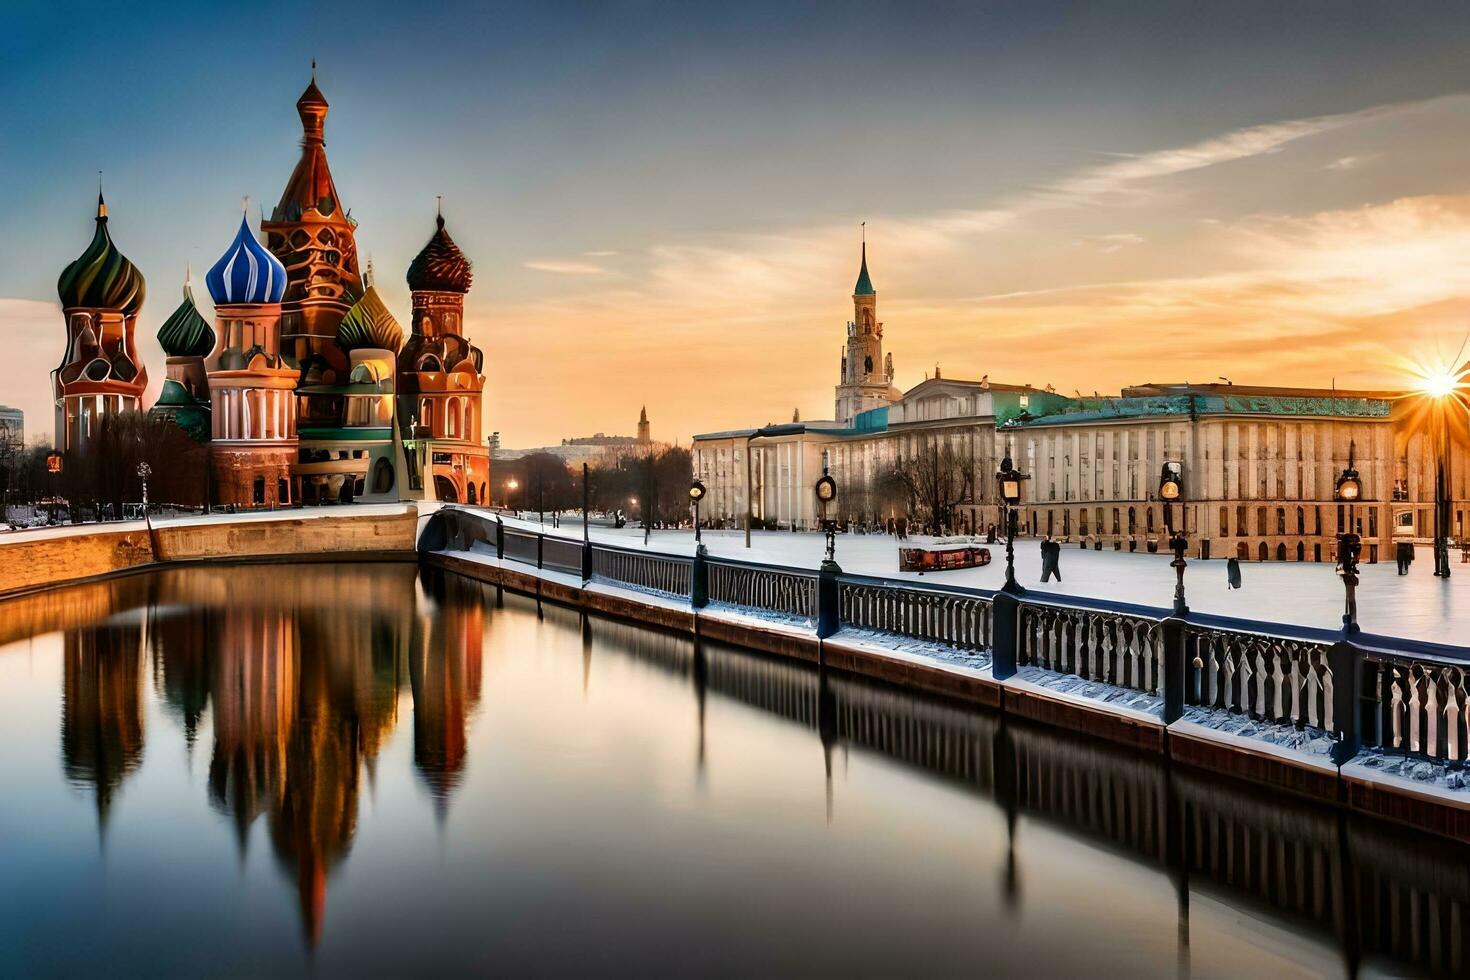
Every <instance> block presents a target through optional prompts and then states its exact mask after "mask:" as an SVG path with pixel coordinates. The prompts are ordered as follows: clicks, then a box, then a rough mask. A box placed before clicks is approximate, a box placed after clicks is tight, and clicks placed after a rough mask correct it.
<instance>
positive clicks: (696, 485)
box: [689, 479, 706, 547]
mask: <svg viewBox="0 0 1470 980" xmlns="http://www.w3.org/2000/svg"><path fill="white" fill-rule="evenodd" d="M705 493H706V491H705V489H704V484H703V483H700V482H699V480H698V479H696V480H695V481H694V482H693V483H691V484H689V502H690V503H692V504H693V505H694V544H695V545H696V547H697V546H699V502H700V501H701V500H703V499H704V495H705Z"/></svg>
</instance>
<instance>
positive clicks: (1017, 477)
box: [995, 455, 1026, 595]
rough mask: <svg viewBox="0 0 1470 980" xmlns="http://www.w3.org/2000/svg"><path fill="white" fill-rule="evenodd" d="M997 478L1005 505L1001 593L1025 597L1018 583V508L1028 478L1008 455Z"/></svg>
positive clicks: (1024, 591)
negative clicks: (1004, 552)
mask: <svg viewBox="0 0 1470 980" xmlns="http://www.w3.org/2000/svg"><path fill="white" fill-rule="evenodd" d="M995 478H996V480H997V481H999V483H1000V499H1001V503H1002V504H1004V505H1005V524H1006V584H1005V585H1003V586H1001V591H1002V592H1009V593H1010V594H1011V595H1025V594H1026V590H1025V588H1023V587H1022V585H1021V583H1020V582H1017V581H1016V508H1017V507H1018V506H1020V503H1021V481H1022V480H1024V479H1026V476H1025V474H1023V473H1020V472H1018V471H1017V470H1016V467H1015V464H1014V463H1012V462H1011V457H1010V456H1009V455H1007V456H1006V457H1005V459H1003V460H1001V462H1000V471H999V472H997V473H996V474H995Z"/></svg>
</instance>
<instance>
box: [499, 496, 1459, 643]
mask: <svg viewBox="0 0 1470 980" xmlns="http://www.w3.org/2000/svg"><path fill="white" fill-rule="evenodd" d="M507 523H511V520H510V519H507ZM526 526H529V527H540V525H538V524H537V523H536V521H535V515H532V519H531V521H529V522H526ZM545 526H546V529H547V530H548V531H550V532H551V533H553V534H562V535H566V536H568V537H580V536H581V533H582V528H581V522H580V520H567V519H563V520H562V522H561V527H560V528H559V529H555V530H553V529H552V527H551V524H550V521H549V520H548V522H547V524H546V525H545ZM592 537H593V539H594V540H597V541H602V542H607V543H609V544H617V545H622V546H623V547H629V548H642V547H643V532H642V531H641V530H639V529H637V528H634V527H626V528H623V529H622V530H614V529H613V528H611V527H599V526H597V523H596V520H595V519H594V521H593V527H592ZM703 540H704V544H705V546H706V547H707V548H708V550H709V553H710V555H711V557H716V558H737V559H743V560H745V561H755V562H763V563H766V564H771V565H789V566H794V567H798V568H816V567H817V566H818V565H819V564H821V561H822V551H823V541H822V535H821V534H817V533H812V532H807V533H792V532H790V531H754V532H752V534H751V547H750V548H749V549H748V550H747V549H746V547H745V534H744V532H743V531H705V532H703ZM987 547H989V548H990V554H991V562H990V564H989V565H987V566H985V567H983V568H966V569H960V570H957V571H950V572H930V573H928V574H927V575H924V576H920V575H919V574H918V573H916V572H900V571H898V545H897V542H896V541H895V540H894V539H893V538H891V537H889V536H887V535H862V534H839V535H838V536H837V563H838V564H839V565H841V566H842V568H843V570H844V571H847V572H849V573H852V574H858V575H875V576H882V577H884V578H891V579H911V580H917V581H923V582H926V583H931V584H934V585H959V586H966V587H971V588H982V589H998V588H1000V586H1001V584H1002V583H1003V582H1004V581H1005V544H1004V542H1001V543H997V544H994V545H987ZM649 548H650V549H651V550H653V551H662V552H666V553H675V554H686V555H687V554H691V553H693V550H694V534H693V532H692V531H688V530H684V531H654V532H653V534H652V535H651V540H650V544H649ZM1170 561H1171V556H1169V555H1165V554H1156V555H1150V554H1146V553H1136V554H1130V553H1128V552H1116V551H1084V550H1082V549H1081V548H1076V547H1073V548H1066V547H1064V548H1063V549H1062V557H1061V572H1062V581H1061V582H1055V581H1053V582H1050V583H1047V584H1045V585H1043V584H1042V583H1041V581H1040V578H1041V552H1040V549H1039V547H1038V542H1037V541H1036V540H1035V539H1029V538H1026V539H1019V540H1017V542H1016V577H1017V578H1018V579H1019V580H1020V581H1021V584H1022V585H1024V586H1025V587H1026V588H1027V589H1028V590H1031V591H1034V592H1044V593H1048V594H1053V595H1061V596H1068V595H1070V596H1086V597H1091V598H1097V599H1107V600H1111V601H1114V602H1131V603H1137V604H1139V605H1145V606H1155V607H1158V608H1161V609H1166V608H1168V607H1169V606H1170V604H1171V603H1172V602H1173V598H1174V570H1173V569H1172V568H1170V567H1169V562H1170ZM1433 569H1434V566H1433V561H1432V559H1431V558H1430V556H1429V554H1428V551H1427V549H1424V548H1421V549H1419V555H1418V560H1417V561H1415V562H1414V564H1413V566H1412V567H1411V569H1410V572H1409V574H1408V575H1406V576H1403V577H1400V576H1399V575H1397V574H1396V571H1395V568H1394V563H1393V562H1392V561H1388V562H1380V563H1378V564H1376V565H1366V564H1365V565H1363V566H1361V579H1362V581H1361V582H1360V583H1359V585H1358V622H1359V623H1360V624H1361V625H1362V627H1363V629H1364V630H1365V631H1367V632H1370V633H1379V634H1383V635H1387V636H1401V637H1406V638H1410V639H1419V640H1431V641H1434V642H1439V643H1452V644H1459V645H1467V644H1470V565H1462V564H1460V563H1459V562H1458V561H1454V562H1453V564H1452V565H1451V573H1452V574H1451V576H1450V578H1449V579H1448V580H1444V579H1437V578H1435V577H1434V575H1433V574H1432V573H1433ZM1241 579H1242V588H1241V589H1239V590H1238V591H1231V590H1229V589H1227V588H1226V586H1225V562H1224V560H1222V559H1212V560H1210V561H1201V560H1199V559H1190V560H1189V566H1188V568H1187V569H1186V570H1185V576H1184V583H1185V590H1186V594H1187V598H1188V601H1189V607H1190V609H1192V610H1193V611H1195V612H1200V613H1213V614H1216V615H1222V616H1236V617H1239V618H1242V619H1255V620H1261V621H1264V622H1272V623H1282V624H1287V625H1292V626H1315V627H1322V628H1326V629H1337V628H1339V627H1340V626H1341V625H1342V605H1343V589H1342V580H1341V579H1340V578H1338V576H1337V575H1336V573H1335V572H1334V570H1333V566H1332V565H1331V564H1330V563H1327V562H1323V563H1321V564H1317V563H1315V562H1301V563H1299V562H1242V563H1241Z"/></svg>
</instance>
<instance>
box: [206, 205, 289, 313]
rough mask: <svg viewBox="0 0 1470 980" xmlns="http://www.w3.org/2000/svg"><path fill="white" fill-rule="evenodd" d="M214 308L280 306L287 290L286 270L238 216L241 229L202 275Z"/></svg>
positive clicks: (243, 216) (242, 218) (247, 219)
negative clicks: (271, 304)
mask: <svg viewBox="0 0 1470 980" xmlns="http://www.w3.org/2000/svg"><path fill="white" fill-rule="evenodd" d="M204 284H205V285H206V286H208V287H209V295H210V296H211V297H213V298H214V302H215V305H217V306H225V305H228V306H238V305H240V304H259V303H279V302H280V301H281V296H282V294H284V293H285V291H286V267H285V266H284V265H282V264H281V260H280V259H278V258H276V257H275V256H274V255H272V254H271V253H270V251H269V250H267V249H266V247H265V246H264V245H262V244H260V242H258V241H256V239H255V234H254V233H253V232H251V230H250V219H249V218H248V217H246V216H245V215H241V216H240V230H239V231H238V232H236V233H235V240H234V241H233V242H231V243H230V247H229V248H227V249H225V254H224V255H222V256H220V260H219V261H218V262H216V263H215V264H214V268H212V269H210V270H209V272H208V273H207V274H206V275H205V276H204Z"/></svg>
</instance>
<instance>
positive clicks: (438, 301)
mask: <svg viewBox="0 0 1470 980" xmlns="http://www.w3.org/2000/svg"><path fill="white" fill-rule="evenodd" d="M434 221H435V228H434V234H433V235H432V236H430V238H429V241H428V244H426V245H425V246H424V247H423V249H422V250H421V251H420V252H419V254H418V255H417V256H415V258H414V260H413V262H412V263H411V264H410V265H409V267H408V288H409V289H410V290H411V291H412V295H413V313H412V318H411V320H410V328H411V330H412V333H411V334H410V336H409V337H408V340H407V341H406V342H405V343H404V345H403V348H402V350H400V351H399V352H398V360H397V379H398V384H397V391H398V406H397V409H398V410H397V417H398V431H399V435H400V437H401V440H402V445H403V453H402V462H403V466H402V468H403V469H404V470H405V471H406V473H407V476H408V480H407V486H405V487H404V488H402V490H401V491H400V493H401V494H402V495H404V496H411V497H419V498H427V499H430V500H446V501H460V502H465V503H471V504H473V503H479V502H483V501H487V500H489V497H488V496H487V494H488V492H489V489H490V450H489V448H488V447H487V446H486V445H485V443H484V441H483V440H482V439H481V437H480V425H481V423H480V395H481V392H482V391H483V390H484V387H485V375H484V360H485V355H484V354H483V353H482V352H481V351H480V348H478V347H476V346H475V345H474V344H472V343H470V342H469V340H468V339H466V338H465V336H464V332H463V331H464V297H465V294H466V293H468V292H469V291H470V284H471V283H472V282H473V280H474V274H473V271H472V269H471V267H470V260H469V259H468V258H466V257H465V254H464V253H463V252H461V251H460V249H459V246H458V245H456V244H455V243H454V239H453V238H450V237H449V232H448V231H447V230H446V229H445V226H444V214H443V212H442V211H441V212H440V213H439V214H438V216H437V217H436V218H435V219H434Z"/></svg>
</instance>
